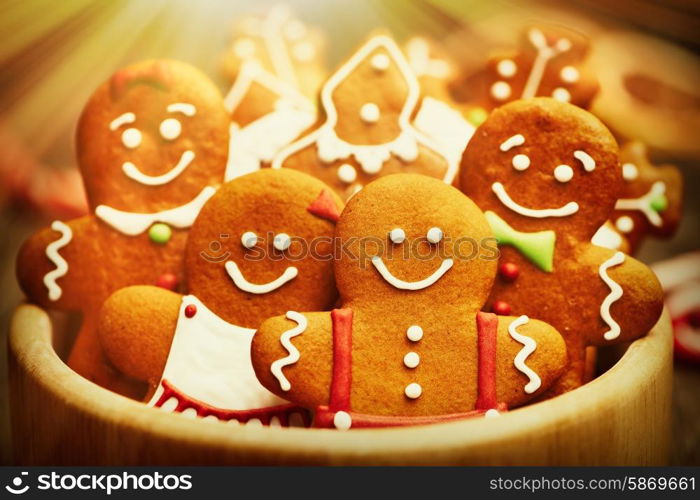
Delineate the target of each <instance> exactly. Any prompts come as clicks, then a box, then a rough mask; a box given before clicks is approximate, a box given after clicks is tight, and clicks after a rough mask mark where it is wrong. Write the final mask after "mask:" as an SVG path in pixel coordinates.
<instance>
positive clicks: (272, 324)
mask: <svg viewBox="0 0 700 500" xmlns="http://www.w3.org/2000/svg"><path fill="white" fill-rule="evenodd" d="M336 237H337V239H338V241H339V244H340V245H341V246H342V248H343V253H342V255H339V256H337V258H336V261H335V270H336V277H337V284H338V288H339V291H340V294H341V302H342V304H341V306H340V308H339V309H336V310H334V311H332V312H331V313H318V312H317V313H313V312H312V313H298V312H294V311H290V312H288V313H287V315H286V316H279V317H276V318H272V319H270V320H268V321H266V322H265V323H263V325H262V327H261V328H260V330H259V331H258V333H257V334H256V337H255V339H254V342H253V350H252V352H253V365H254V367H255V371H256V374H257V375H258V378H259V380H260V381H261V382H262V383H263V385H265V386H266V387H267V388H268V389H269V390H271V391H273V392H275V393H276V394H278V395H280V396H281V397H286V398H288V399H290V400H291V401H294V402H296V403H299V404H301V405H303V406H306V407H309V408H315V409H316V417H315V418H316V425H318V426H335V427H336V428H339V429H345V430H346V429H348V428H351V427H352V428H357V427H376V426H385V425H409V424H418V423H428V422H435V421H443V420H451V419H456V418H464V417H466V416H469V415H475V414H484V413H488V415H489V416H491V415H497V414H498V411H499V410H502V409H503V408H504V407H505V406H516V405H519V404H522V403H524V402H525V401H527V400H528V399H530V398H532V397H534V396H535V395H537V394H540V393H541V392H542V391H543V390H544V389H545V388H546V387H547V386H548V385H549V384H550V383H551V382H552V381H553V380H555V379H556V377H557V376H558V374H559V373H560V372H561V370H562V369H563V367H564V364H565V360H566V352H565V348H564V344H563V341H562V339H561V337H560V336H559V334H558V333H557V332H556V331H555V330H554V329H553V328H552V327H550V326H549V325H546V324H544V323H542V322H540V321H537V320H532V319H529V318H527V317H525V316H523V317H521V318H498V317H496V316H495V315H493V314H485V313H481V312H479V310H480V308H481V306H482V305H483V303H484V302H485V300H486V299H487V296H488V292H489V289H490V287H491V284H492V282H493V278H494V275H495V272H496V262H495V260H494V259H495V257H496V254H495V253H494V248H493V247H492V246H489V245H493V243H494V241H493V238H492V235H491V231H490V229H489V227H488V223H487V221H486V220H485V218H484V216H483V214H482V213H481V212H480V211H479V209H478V208H477V207H476V206H475V205H474V203H473V202H472V201H470V200H469V199H468V198H467V197H465V196H463V195H462V194H461V193H460V192H459V191H458V190H457V189H455V188H453V187H451V186H448V185H446V184H444V183H442V182H441V181H439V180H437V179H429V178H426V177H425V176H419V175H410V174H398V175H391V176H386V177H383V178H381V179H378V180H376V181H374V182H372V183H370V184H368V185H367V186H366V187H365V188H364V189H363V190H362V191H360V192H359V193H358V194H356V195H355V196H354V197H353V198H352V199H351V200H350V201H349V202H348V206H347V207H346V209H345V210H344V211H343V213H342V215H341V218H340V220H339V222H338V225H337V228H336Z"/></svg>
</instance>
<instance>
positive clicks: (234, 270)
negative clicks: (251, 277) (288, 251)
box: [225, 260, 299, 295]
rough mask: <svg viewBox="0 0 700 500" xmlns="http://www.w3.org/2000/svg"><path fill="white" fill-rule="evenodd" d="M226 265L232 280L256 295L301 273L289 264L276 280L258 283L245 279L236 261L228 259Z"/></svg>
mask: <svg viewBox="0 0 700 500" xmlns="http://www.w3.org/2000/svg"><path fill="white" fill-rule="evenodd" d="M225 267H226V272H227V273H228V275H229V277H230V278H231V280H233V284H234V285H236V286H237V287H238V288H240V289H241V290H243V291H244V292H248V293H254V294H256V295H263V294H266V293H270V292H273V291H275V290H277V289H278V288H279V287H281V286H282V285H284V284H285V283H287V282H289V281H291V280H293V279H294V278H296V277H297V274H299V270H298V269H297V268H296V267H294V266H289V267H288V268H287V269H285V270H284V272H283V273H282V274H281V275H280V276H278V277H277V278H275V279H274V280H272V281H269V282H267V283H261V284H256V283H251V282H250V281H248V280H247V279H245V277H244V276H243V274H242V273H241V270H240V269H239V268H238V265H237V264H236V263H235V262H234V261H232V260H228V261H226V264H225Z"/></svg>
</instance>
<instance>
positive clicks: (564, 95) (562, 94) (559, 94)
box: [552, 87, 571, 102]
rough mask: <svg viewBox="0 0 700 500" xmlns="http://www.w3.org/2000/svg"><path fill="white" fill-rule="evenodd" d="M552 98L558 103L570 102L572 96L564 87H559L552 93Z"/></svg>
mask: <svg viewBox="0 0 700 500" xmlns="http://www.w3.org/2000/svg"><path fill="white" fill-rule="evenodd" d="M552 97H554V98H555V99H556V100H557V101H562V102H569V101H570V100H571V94H569V91H568V90H566V89H565V88H562V87H557V88H556V89H554V90H553V91H552Z"/></svg>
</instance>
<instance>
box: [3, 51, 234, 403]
mask: <svg viewBox="0 0 700 500" xmlns="http://www.w3.org/2000/svg"><path fill="white" fill-rule="evenodd" d="M228 127H229V119H228V116H227V114H226V110H225V109H224V107H223V100H222V98H221V94H220V93H219V91H218V90H217V89H216V87H215V86H214V85H213V84H212V83H211V82H210V81H209V79H208V78H207V77H206V76H204V75H203V74H202V73H200V72H199V71H198V70H196V69H195V68H193V67H191V66H189V65H187V64H184V63H180V62H176V61H165V60H159V61H146V62H141V63H137V64H134V65H133V66H129V67H127V68H125V69H122V70H120V71H118V72H117V73H115V74H114V76H112V78H111V79H110V80H109V81H107V82H105V83H104V84H103V85H101V86H100V87H99V88H98V89H97V90H96V92H95V93H94V94H93V96H92V97H91V99H90V101H89V102H88V103H87V105H86V107H85V110H84V111H83V114H82V116H81V118H80V123H79V125H78V132H77V149H78V161H79V164H80V169H81V172H82V174H83V179H84V182H85V187H86V191H87V196H88V200H89V203H90V207H91V211H92V213H91V214H90V215H87V216H84V217H82V218H79V219H74V220H71V221H67V222H62V221H55V222H54V223H53V224H52V225H51V226H50V227H47V228H45V229H42V230H40V231H39V232H37V233H36V234H34V235H33V236H31V237H30V238H29V239H28V240H27V241H26V242H25V244H24V246H23V247H22V249H21V250H20V252H19V255H18V257H17V276H18V279H19V282H20V285H21V287H22V289H23V290H24V292H25V293H26V295H27V297H28V298H29V300H31V301H33V302H36V303H37V304H39V305H41V306H43V307H46V308H48V309H56V310H62V311H79V312H81V313H82V315H83V323H82V328H81V330H80V332H79V334H78V337H77V340H76V342H75V345H74V347H73V350H72V352H71V355H70V358H69V360H68V363H69V365H70V366H71V367H72V368H73V369H74V370H76V371H77V372H78V373H80V374H81V375H83V376H85V377H86V378H89V379H90V380H92V381H94V382H96V383H98V384H101V385H103V386H105V387H108V388H111V389H114V390H117V391H120V392H124V393H127V394H131V395H135V394H136V393H138V389H137V388H136V387H133V384H130V383H126V382H125V381H124V380H122V378H121V377H120V376H119V375H118V374H117V373H115V372H114V370H113V369H112V367H111V366H110V365H109V364H108V363H107V360H106V358H105V357H104V355H103V353H102V351H101V349H100V345H99V342H98V339H97V336H96V332H95V326H96V320H97V314H98V311H99V308H100V306H101V305H102V303H103V302H104V300H105V299H106V298H107V297H108V296H109V295H110V294H111V293H112V292H114V291H116V290H118V289H119V288H122V287H125V286H129V285H135V284H139V283H143V284H154V285H155V284H159V285H161V286H164V287H167V288H173V289H174V288H178V284H179V282H180V281H181V279H182V273H183V266H182V261H183V252H184V248H185V241H186V235H187V229H188V228H189V227H190V226H191V224H192V222H193V221H194V219H195V217H196V216H197V214H198V213H199V210H200V208H201V207H202V205H204V203H205V202H206V201H207V200H208V199H209V198H210V197H211V196H212V195H213V194H214V192H215V190H216V186H217V185H218V184H219V183H220V182H221V181H222V180H223V177H224V169H225V167H226V156H227V145H228Z"/></svg>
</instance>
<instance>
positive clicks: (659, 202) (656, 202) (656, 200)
mask: <svg viewBox="0 0 700 500" xmlns="http://www.w3.org/2000/svg"><path fill="white" fill-rule="evenodd" d="M649 206H650V207H651V209H652V210H653V211H654V212H657V213H660V212H663V211H664V210H666V209H667V208H668V199H667V198H666V195H665V194H663V193H662V194H660V195H657V196H654V197H653V198H652V199H651V202H650V203H649Z"/></svg>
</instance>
